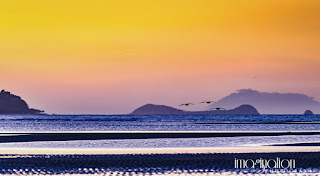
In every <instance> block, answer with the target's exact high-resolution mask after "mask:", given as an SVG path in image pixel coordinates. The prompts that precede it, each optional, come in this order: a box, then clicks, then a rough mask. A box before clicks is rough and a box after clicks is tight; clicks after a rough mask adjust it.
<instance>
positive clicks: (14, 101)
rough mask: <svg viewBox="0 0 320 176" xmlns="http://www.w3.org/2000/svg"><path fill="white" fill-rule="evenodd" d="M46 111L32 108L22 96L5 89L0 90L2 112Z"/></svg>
mask: <svg viewBox="0 0 320 176" xmlns="http://www.w3.org/2000/svg"><path fill="white" fill-rule="evenodd" d="M42 113H44V111H41V110H37V109H31V108H29V106H28V104H27V103H26V102H25V101H24V100H22V99H21V97H19V96H16V95H13V94H11V93H10V92H7V91H5V90H2V91H1V92H0V114H42Z"/></svg>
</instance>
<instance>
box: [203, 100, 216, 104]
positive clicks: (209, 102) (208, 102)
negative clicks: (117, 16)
mask: <svg viewBox="0 0 320 176" xmlns="http://www.w3.org/2000/svg"><path fill="white" fill-rule="evenodd" d="M201 103H207V104H211V103H216V102H215V101H203V102H200V104H201Z"/></svg>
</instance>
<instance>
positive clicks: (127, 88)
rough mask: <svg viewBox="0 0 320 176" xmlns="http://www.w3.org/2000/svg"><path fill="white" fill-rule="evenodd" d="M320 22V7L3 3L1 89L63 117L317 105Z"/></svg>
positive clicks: (124, 0) (232, 0) (177, 0)
mask: <svg viewBox="0 0 320 176" xmlns="http://www.w3.org/2000/svg"><path fill="white" fill-rule="evenodd" d="M289 2H290V3H289ZM319 19H320V1H317V0H305V1H301V0H292V1H285V0H270V1H255V0H243V1H236V0H226V1H223V2H222V1H209V0H200V1H191V0H173V1H169V0H164V1H146V0H138V1H128V0H120V1H116V2H115V1H99V0H92V1H90V2H80V1H75V0H70V1H61V0H57V1H40V0H30V1H15V0H13V1H5V2H3V3H2V4H1V7H0V22H1V23H0V83H1V84H0V89H5V90H8V91H10V92H12V93H14V94H16V95H19V96H21V97H22V98H23V99H24V100H26V102H27V103H28V104H29V105H30V107H32V108H37V109H42V110H45V111H46V112H47V113H59V114H70V113H75V114H123V113H128V112H131V111H132V110H134V109H135V108H137V107H139V106H141V105H144V104H147V103H153V104H165V105H169V106H173V107H178V105H179V104H181V103H185V102H200V101H205V100H215V101H217V100H219V99H221V98H223V97H225V96H227V95H229V94H231V93H233V92H234V91H235V90H238V89H244V88H251V89H255V90H259V91H261V92H280V93H301V94H305V95H308V96H312V97H315V98H316V100H320V83H319V78H318V75H320V69H319V68H318V67H319V66H320V58H319V56H320V50H319V46H320V25H319V24H320V23H319V22H318V21H319ZM201 107H202V106H201ZM201 107H199V108H201ZM203 107H204V106H203ZM195 108H196V107H195Z"/></svg>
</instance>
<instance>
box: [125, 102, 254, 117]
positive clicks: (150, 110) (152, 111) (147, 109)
mask: <svg viewBox="0 0 320 176" xmlns="http://www.w3.org/2000/svg"><path fill="white" fill-rule="evenodd" d="M131 114H132V115H156V114H157V115H160V114H165V115H174V114H198V115H201V114H228V115H259V112H258V111H257V109H256V108H254V107H253V106H251V105H241V106H239V107H237V108H234V109H230V110H209V111H184V110H181V109H176V108H173V107H170V106H165V105H154V104H146V105H144V106H141V107H139V108H137V109H136V110H134V111H133V112H132V113H131Z"/></svg>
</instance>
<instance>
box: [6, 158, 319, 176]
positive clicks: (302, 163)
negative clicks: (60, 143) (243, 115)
mask: <svg viewBox="0 0 320 176" xmlns="http://www.w3.org/2000/svg"><path fill="white" fill-rule="evenodd" d="M261 158H263V159H265V160H272V159H276V158H279V159H280V158H281V159H292V160H295V163H296V165H295V168H292V169H283V168H278V169H272V168H269V169H262V168H259V166H256V167H255V168H242V169H239V168H236V167H235V159H253V160H256V159H261ZM319 158H320V153H319V152H273V153H193V154H190V153H189V154H118V155H115V154H108V155H57V154H51V155H14V154H7V155H0V162H1V167H2V168H1V170H0V174H8V175H9V174H13V175H64V174H69V175H72V174H74V175H80V174H85V175H113V174H115V175H173V174H175V175H194V174H200V175H203V174H207V175H208V174H209V175H252V174H255V175H266V174H267V175H269V174H275V173H276V174H278V175H281V174H283V175H287V174H289V173H293V174H295V175H306V174H307V175H316V174H319V168H320V165H319Z"/></svg>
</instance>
